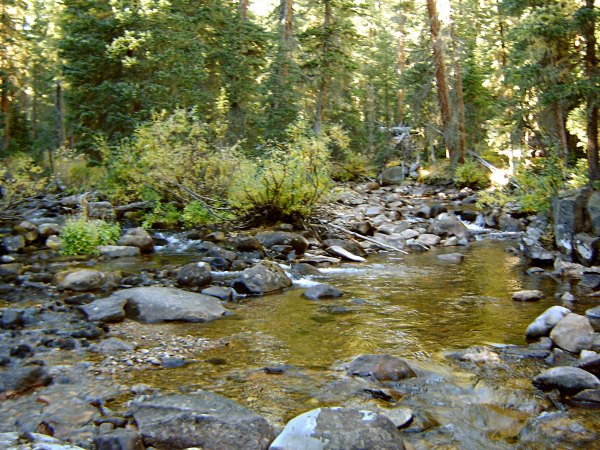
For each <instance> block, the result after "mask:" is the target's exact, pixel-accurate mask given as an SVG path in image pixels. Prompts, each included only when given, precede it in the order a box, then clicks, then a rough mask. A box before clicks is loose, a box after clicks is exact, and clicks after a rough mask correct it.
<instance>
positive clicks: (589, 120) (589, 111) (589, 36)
mask: <svg viewBox="0 0 600 450" xmlns="http://www.w3.org/2000/svg"><path fill="white" fill-rule="evenodd" d="M585 7H586V9H588V13H589V18H588V20H587V21H586V23H585V28H584V33H583V34H584V38H585V74H586V76H587V78H588V80H589V82H590V84H592V85H591V86H590V87H589V91H588V95H587V108H586V131H587V160H588V177H589V181H590V185H593V184H594V182H596V181H598V180H600V167H599V164H598V104H597V103H596V93H595V92H594V89H593V80H594V77H595V75H596V70H597V66H598V57H597V55H596V36H595V34H594V30H595V27H596V23H595V22H596V21H595V19H594V0H586V2H585Z"/></svg>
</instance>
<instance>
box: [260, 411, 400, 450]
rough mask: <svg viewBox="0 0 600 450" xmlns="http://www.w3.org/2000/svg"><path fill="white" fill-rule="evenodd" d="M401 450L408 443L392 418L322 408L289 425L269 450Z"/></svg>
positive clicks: (361, 412) (294, 420)
mask: <svg viewBox="0 0 600 450" xmlns="http://www.w3.org/2000/svg"><path fill="white" fill-rule="evenodd" d="M306 449H310V450H334V449H335V450H338V449H344V450H359V449H380V450H401V449H404V442H403V441H402V437H401V435H400V432H399V431H398V429H397V428H396V426H395V425H394V424H393V423H392V421H391V420H390V419H388V418H387V417H384V416H382V415H380V414H376V413H374V412H371V411H362V410H357V409H348V408H318V409H313V410H312V411H308V412H306V413H304V414H301V415H299V416H297V417H295V418H293V419H292V420H290V421H289V422H288V424H287V425H286V426H285V428H284V429H283V431H282V432H281V434H280V435H279V436H277V438H276V439H275V440H274V441H273V443H272V444H271V446H270V447H269V450H306Z"/></svg>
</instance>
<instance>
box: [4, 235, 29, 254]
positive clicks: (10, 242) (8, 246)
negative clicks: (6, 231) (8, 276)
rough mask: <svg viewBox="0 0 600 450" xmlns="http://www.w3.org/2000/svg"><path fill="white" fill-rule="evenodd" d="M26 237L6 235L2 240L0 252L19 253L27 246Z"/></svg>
mask: <svg viewBox="0 0 600 450" xmlns="http://www.w3.org/2000/svg"><path fill="white" fill-rule="evenodd" d="M25 245H26V242H25V238H24V237H23V236H21V235H18V236H6V237H3V238H2V241H0V254H2V253H17V252H18V251H19V250H22V249H24V248H25Z"/></svg>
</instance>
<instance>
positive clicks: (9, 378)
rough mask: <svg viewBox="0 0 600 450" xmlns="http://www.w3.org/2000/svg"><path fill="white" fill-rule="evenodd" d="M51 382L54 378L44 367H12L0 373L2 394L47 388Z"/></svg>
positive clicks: (0, 390)
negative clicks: (41, 387)
mask: <svg viewBox="0 0 600 450" xmlns="http://www.w3.org/2000/svg"><path fill="white" fill-rule="evenodd" d="M51 381H52V377H51V376H50V375H49V374H48V372H46V369H44V368H43V367H40V366H37V365H29V366H21V367H11V368H10V369H9V370H7V371H5V372H2V373H0V392H21V391H25V390H28V389H31V388H34V387H39V386H46V385H47V384H49V383H50V382H51Z"/></svg>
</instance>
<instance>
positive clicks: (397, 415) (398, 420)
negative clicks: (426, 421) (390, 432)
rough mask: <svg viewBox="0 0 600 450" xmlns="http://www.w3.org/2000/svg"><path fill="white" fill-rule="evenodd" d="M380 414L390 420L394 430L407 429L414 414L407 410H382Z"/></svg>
mask: <svg viewBox="0 0 600 450" xmlns="http://www.w3.org/2000/svg"><path fill="white" fill-rule="evenodd" d="M380 413H381V414H383V415H384V416H385V417H387V418H388V419H390V420H391V421H392V422H393V424H394V425H396V428H405V427H407V426H408V425H410V423H411V422H412V420H413V418H414V413H413V412H412V410H411V409H409V408H391V409H382V410H381V411H380Z"/></svg>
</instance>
